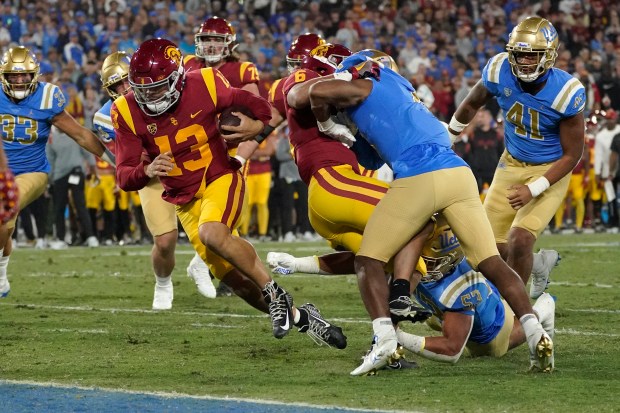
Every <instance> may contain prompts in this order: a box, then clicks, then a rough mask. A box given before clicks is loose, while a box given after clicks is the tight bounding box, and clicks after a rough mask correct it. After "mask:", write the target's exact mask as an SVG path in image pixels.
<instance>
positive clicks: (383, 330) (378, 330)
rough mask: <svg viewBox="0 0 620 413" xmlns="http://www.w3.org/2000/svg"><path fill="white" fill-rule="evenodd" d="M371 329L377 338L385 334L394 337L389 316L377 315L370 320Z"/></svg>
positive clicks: (394, 332)
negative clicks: (377, 316)
mask: <svg viewBox="0 0 620 413" xmlns="http://www.w3.org/2000/svg"><path fill="white" fill-rule="evenodd" d="M372 330H373V332H374V333H375V336H377V339H378V340H379V339H381V338H383V337H386V336H393V337H394V338H396V331H395V330H394V325H393V324H392V319H391V318H390V317H379V318H375V319H374V320H372Z"/></svg>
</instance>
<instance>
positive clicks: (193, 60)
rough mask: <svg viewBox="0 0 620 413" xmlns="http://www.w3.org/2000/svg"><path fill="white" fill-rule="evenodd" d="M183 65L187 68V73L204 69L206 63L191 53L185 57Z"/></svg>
mask: <svg viewBox="0 0 620 413" xmlns="http://www.w3.org/2000/svg"><path fill="white" fill-rule="evenodd" d="M183 67H184V68H185V73H187V72H191V71H193V70H200V69H203V68H204V67H205V63H204V60H202V59H199V58H198V57H197V56H196V55H193V54H190V55H187V56H185V58H183Z"/></svg>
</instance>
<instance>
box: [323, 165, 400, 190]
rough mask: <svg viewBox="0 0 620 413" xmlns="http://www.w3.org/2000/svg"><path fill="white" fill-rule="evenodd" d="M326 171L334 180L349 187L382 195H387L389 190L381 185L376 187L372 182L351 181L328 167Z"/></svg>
mask: <svg viewBox="0 0 620 413" xmlns="http://www.w3.org/2000/svg"><path fill="white" fill-rule="evenodd" d="M324 169H325V171H326V172H327V173H328V174H329V175H330V176H331V177H333V178H334V179H336V180H338V181H340V182H342V183H343V184H348V185H354V186H359V187H361V188H364V189H369V190H371V191H377V192H381V193H384V194H385V193H386V192H387V190H388V188H387V187H385V186H381V185H376V184H373V183H371V182H367V181H362V180H359V181H358V180H356V179H351V178H349V177H346V176H344V175H342V174H340V173H339V172H338V171H336V170H335V169H334V168H333V167H331V166H328V167H327V168H324Z"/></svg>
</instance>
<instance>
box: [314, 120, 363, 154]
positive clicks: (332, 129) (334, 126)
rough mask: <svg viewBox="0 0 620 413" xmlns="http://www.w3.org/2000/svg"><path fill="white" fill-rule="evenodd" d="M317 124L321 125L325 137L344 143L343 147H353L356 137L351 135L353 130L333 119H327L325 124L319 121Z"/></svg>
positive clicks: (320, 128)
mask: <svg viewBox="0 0 620 413" xmlns="http://www.w3.org/2000/svg"><path fill="white" fill-rule="evenodd" d="M317 124H318V125H319V131H321V132H323V133H324V134H325V135H327V136H329V137H330V138H332V139H335V140H337V141H340V142H342V143H343V145H345V146H346V147H348V148H350V147H351V146H353V143H354V142H355V137H354V136H353V134H352V133H351V130H349V128H347V127H346V126H345V125H341V124H339V123H336V122H334V121H333V120H332V118H329V119H327V120H326V121H325V122H318V121H317Z"/></svg>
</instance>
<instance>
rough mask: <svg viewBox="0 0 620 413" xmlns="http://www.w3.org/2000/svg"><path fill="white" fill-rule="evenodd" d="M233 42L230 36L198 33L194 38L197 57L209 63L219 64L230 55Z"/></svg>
mask: <svg viewBox="0 0 620 413" xmlns="http://www.w3.org/2000/svg"><path fill="white" fill-rule="evenodd" d="M233 40H234V38H233V36H232V35H230V34H219V33H198V34H196V36H194V41H195V43H196V56H198V57H199V58H201V59H204V60H205V61H206V62H208V63H218V62H220V61H222V60H223V59H225V58H226V57H227V56H229V55H230V45H231V44H232V42H233Z"/></svg>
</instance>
